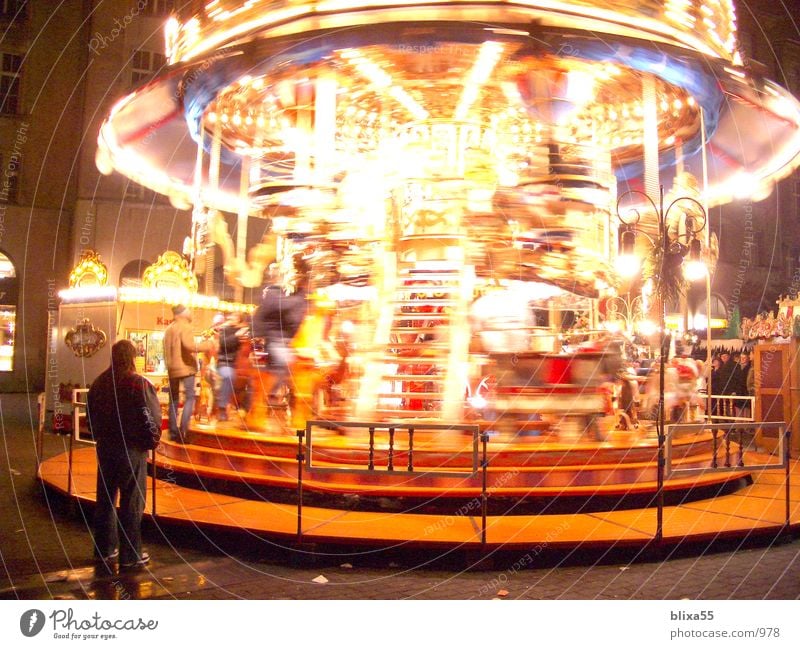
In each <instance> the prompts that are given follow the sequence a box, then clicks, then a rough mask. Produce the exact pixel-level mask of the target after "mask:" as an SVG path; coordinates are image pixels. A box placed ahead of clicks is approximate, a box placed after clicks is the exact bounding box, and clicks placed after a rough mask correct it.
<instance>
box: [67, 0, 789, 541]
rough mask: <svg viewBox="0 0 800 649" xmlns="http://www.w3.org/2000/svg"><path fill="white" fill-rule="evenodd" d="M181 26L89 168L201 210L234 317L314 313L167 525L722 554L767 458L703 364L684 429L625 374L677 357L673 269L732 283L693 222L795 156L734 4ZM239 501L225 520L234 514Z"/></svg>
mask: <svg viewBox="0 0 800 649" xmlns="http://www.w3.org/2000/svg"><path fill="white" fill-rule="evenodd" d="M187 5H189V6H190V8H187V9H183V10H180V11H179V12H178V15H177V16H174V17H172V18H170V20H169V21H168V22H167V24H166V25H165V35H166V43H167V56H168V60H169V63H170V64H169V67H168V69H167V70H166V71H165V72H163V73H161V74H159V75H158V76H157V77H156V78H154V79H153V80H151V81H150V82H149V83H147V84H145V85H144V86H142V87H140V88H137V89H136V90H135V91H133V92H132V93H131V94H129V95H127V96H126V97H123V98H122V99H120V100H119V101H118V102H117V104H116V105H115V106H114V107H113V109H112V110H111V112H110V114H109V115H108V117H107V119H106V121H105V122H104V124H103V126H102V128H101V130H100V134H99V138H98V150H97V156H96V161H97V165H98V168H99V169H100V170H101V171H102V172H104V173H111V172H112V171H118V172H120V173H122V174H124V175H126V176H127V177H129V178H131V179H133V180H134V181H136V182H138V183H141V184H142V185H144V186H146V187H148V188H150V189H152V190H154V191H156V192H160V193H162V194H165V195H168V196H169V197H170V199H171V201H172V202H173V204H174V205H175V206H177V207H183V208H186V209H192V214H193V221H192V223H193V224H192V231H191V232H190V233H187V235H188V241H187V246H186V250H185V251H184V252H185V255H186V257H187V259H188V260H189V264H190V267H191V269H192V271H193V272H194V273H196V274H199V275H202V274H203V273H204V272H206V270H205V269H206V268H211V269H212V270H209V271H208V272H213V259H214V257H215V256H216V255H222V262H223V265H224V272H225V278H226V282H227V283H228V284H230V285H231V286H234V287H236V290H237V291H238V295H243V294H244V292H245V291H247V290H253V289H256V290H259V289H260V288H261V287H263V286H265V285H266V284H267V282H268V278H269V281H270V282H272V283H277V284H279V285H280V286H281V288H282V290H283V291H284V293H285V295H287V296H288V295H290V294H293V293H297V292H304V293H305V294H306V295H307V299H306V311H307V314H306V317H305V319H304V320H303V322H302V324H301V325H300V328H299V330H298V331H297V333H296V335H294V337H293V338H292V341H291V348H292V361H291V364H290V379H289V382H288V386H287V387H286V389H285V390H284V392H283V393H282V394H281V395H280V398H276V397H275V394H274V390H273V387H274V383H275V376H274V371H273V369H272V365H271V362H270V358H269V353H268V351H267V350H268V349H269V341H264V340H259V339H258V338H252V339H251V338H248V339H247V341H246V343H247V347H246V348H247V354H244V355H242V357H241V358H240V359H239V363H238V364H237V373H238V375H239V376H244V377H247V385H248V390H247V391H246V394H244V395H243V396H241V397H240V398H239V399H238V400H236V403H235V405H236V407H235V408H232V409H231V412H230V413H226V414H230V416H228V417H227V421H215V420H214V419H213V418H211V419H206V420H203V419H199V420H196V421H195V424H194V425H193V428H192V430H191V433H190V436H189V439H188V443H186V444H180V445H179V444H175V443H171V442H168V441H164V442H163V443H162V445H161V446H160V447H159V449H158V452H157V453H156V454H155V456H154V459H153V463H154V470H153V480H154V489H153V495H152V499H153V503H152V507H153V513H154V514H155V499H156V493H157V492H159V491H158V488H157V487H156V485H157V484H158V485H161V486H163V484H165V482H164V481H165V480H166V481H167V483H168V484H169V485H172V486H173V487H175V489H178V487H180V489H182V490H184V491H185V492H186V493H188V494H192V497H193V498H210V500H209V501H208V506H207V507H205V508H201V509H198V510H197V513H195V514H191V512H190V513H188V514H187V509H186V507H180V506H178V505H177V504H176V503H175V502H172V501H170V503H171V505H170V506H166V505H159V508H161V507H162V506H163V507H165V508H166V510H169V511H170V512H172V513H171V514H168V513H167V512H166V511H165V510H162V511H161V512H159V513H158V514H159V516H162V515H163V516H168V515H173V516H176V517H177V518H180V517H181V516H184V517H185V516H188V517H189V520H191V521H192V522H193V523H195V524H209V525H212V526H213V525H233V526H235V527H245V528H248V529H254V530H259V531H261V532H264V533H267V534H271V535H273V536H275V537H281V536H291V535H294V534H295V533H296V534H297V536H298V537H302V538H304V539H320V540H327V541H337V542H346V543H362V542H363V543H418V544H423V545H425V544H428V545H436V544H466V545H470V544H482V545H486V544H489V545H496V546H499V545H502V546H508V545H512V546H513V545H526V544H528V545H529V544H530V543H533V542H542V541H543V539H546V540H547V542H548V543H550V544H552V545H558V544H565V545H576V544H582V543H591V542H596V543H606V544H612V543H619V542H627V543H649V542H651V541H652V540H653V539H654V538H656V540H659V541H660V540H662V538H664V537H669V538H674V539H685V538H689V537H691V536H692V535H693V534H696V535H703V534H706V535H708V534H719V533H720V529H714V530H711V531H709V530H708V529H706V527H704V526H703V525H702V524H699V527H693V525H695V524H696V523H692V522H691V520H694V519H691V516H692V514H691V512H690V511H689V510H686V509H682V507H683V505H684V504H685V503H695V504H698V503H699V504H700V505H698V507H697V508H695V511H699V510H701V509H702V508H703V507H706V506H708V507H712V508H713V503H714V502H717V501H720V502H721V500H722V499H725V498H746V496H747V494H746V490H747V489H750V488H752V487H753V482H754V481H755V482H758V478H757V476H756V471H757V470H762V469H763V466H764V465H765V462H766V460H764V459H763V458H761V457H760V456H759V457H757V458H755V459H753V458H751V457H750V454H749V452H746V449H745V447H744V444H742V443H739V442H737V441H736V438H735V437H733V436H728V435H726V434H724V431H722V432H721V431H720V430H716V429H714V430H712V429H711V427H710V426H708V425H707V424H706V423H705V422H706V421H707V420H706V417H705V414H704V410H703V403H704V402H703V399H700V398H697V395H696V391H697V389H698V388H699V386H700V382H699V381H698V379H699V378H700V373H699V372H698V371H697V370H693V372H694V373H692V372H689V371H688V370H687V371H686V372H680V373H678V376H679V378H680V379H681V381H683V383H684V384H685V385H682V386H681V390H683V393H684V395H685V396H684V398H683V400H682V402H681V403H680V404H678V405H679V406H680V407H676V408H669V412H664V411H665V408H664V385H663V381H662V385H661V399H660V401H659V404H657V406H656V407H655V408H654V409H653V408H644V407H643V408H642V412H641V413H640V414H639V416H638V417H637V415H636V412H635V410H636V408H635V403H636V402H638V401H639V400H640V398H639V393H640V392H642V393H644V392H645V388H644V387H642V389H641V390H640V388H639V385H638V383H642V382H646V379H645V378H642V379H641V381H639V382H638V383H637V381H636V375H635V372H632V371H631V370H632V367H631V364H632V363H633V361H634V360H638V359H639V358H640V357H641V358H647V359H648V361H649V360H651V359H652V357H654V356H655V357H656V359H655V360H656V364H657V363H658V358H657V357H658V356H659V353H661V355H662V356H663V355H664V352H666V351H668V350H667V348H666V347H665V346H664V344H663V341H664V337H665V336H664V322H663V318H662V320H661V322H660V323H659V322H658V317H657V314H658V311H659V309H663V306H659V305H660V303H661V302H663V301H664V300H665V299H667V297H669V296H668V295H666V293H664V291H662V290H661V289H662V288H663V285H665V284H666V283H667V282H668V278H667V277H666V275H667V266H668V265H669V264H668V261H669V260H668V259H667V257H670V256H672V257H676V256H677V257H678V263H677V264H672V265H676V266H680V265H681V261H682V260H683V258H684V257H686V260H687V261H688V260H689V258H690V257H691V259H692V261H698V260H702V261H705V262H706V264H707V265H710V264H712V263H713V260H714V257H715V255H716V240H715V238H714V236H713V234H712V233H711V232H710V228H709V227H708V223H707V219H706V216H705V215H706V210H708V208H710V207H713V206H715V205H720V204H724V203H727V202H730V201H732V200H733V199H734V198H736V197H739V196H741V195H742V194H741V193H742V192H743V191H746V192H747V193H748V195H750V196H752V197H754V198H756V199H757V198H758V197H763V196H766V195H767V194H768V193H769V192H770V191H771V190H772V188H773V186H774V183H775V182H776V181H777V180H779V179H780V178H782V177H784V176H786V175H788V174H789V173H791V172H792V170H793V169H794V168H795V167H796V166H797V164H798V163H799V162H800V157H798V154H799V153H800V104H799V103H798V102H797V100H796V99H795V98H794V97H792V96H791V95H790V94H788V93H787V92H786V91H785V90H784V89H783V88H781V87H780V86H778V85H777V84H775V83H773V82H772V81H769V80H767V79H764V78H761V77H759V76H758V75H756V74H753V73H752V71H750V70H748V69H746V68H745V67H743V66H742V62H741V59H740V56H739V53H738V51H737V43H736V32H735V16H734V10H733V5H732V3H731V2H730V1H729V0H714V1H712V2H699V1H696V0H686V1H685V2H672V1H665V2H633V1H632V0H613V1H611V2H607V3H606V4H605V5H604V6H603V7H602V8H598V7H597V6H596V5H595V4H593V3H591V2H583V1H582V0H569V1H565V2H557V3H552V2H520V3H508V2H496V1H494V0H483V1H481V2H477V3H476V2H448V3H446V4H442V3H437V2H424V1H423V2H414V3H403V2H396V3H392V4H391V5H390V6H389V5H386V4H385V3H381V2H374V1H370V0H367V1H366V2H359V3H355V4H351V3H347V2H344V3H342V2H334V3H328V2H313V3H312V2H304V1H296V0H293V1H291V2H289V1H282V0H273V1H266V0H265V1H251V2H247V3H241V2H233V1H232V0H215V1H214V2H193V3H187ZM741 132H747V133H748V137H747V138H746V140H743V139H742V138H740V133H741ZM660 188H661V191H662V203H661V207H659V204H658V201H659V189H660ZM664 196H666V203H667V204H669V206H670V207H673V206H674V207H675V209H674V210H673V209H667V210H666V211H665V210H664V209H663V205H664ZM684 198H688V199H689V201H688V202H691V205H686V206H683V207H682V206H681V205H679V203H680V202H681V201H683V200H684ZM631 215H634V216H631ZM254 219H256V220H265V221H266V222H267V223H268V227H267V228H266V230H267V232H268V233H267V234H266V235H265V236H264V238H263V240H262V241H261V242H260V243H258V244H257V245H256V246H255V247H253V248H251V249H250V250H248V249H246V247H247V246H246V242H247V230H248V224H249V223H251V224H252V221H253V220H254ZM234 224H235V233H234V234H235V239H234V235H233V234H231V233H232V231H233V225H234ZM260 229H264V228H263V227H261V228H260ZM634 230H636V231H639V232H641V233H642V234H643V235H645V236H644V237H639V238H638V239H637V240H636V241H635V242H634V241H633V240H632V234H633V233H634ZM648 237H649V238H651V239H652V240H653V248H654V249H655V250H660V249H664V250H665V251H666V253H667V254H666V255H665V256H664V258H662V259H661V261H660V262H659V263H656V264H655V265H654V266H653V268H652V269H651V272H650V275H649V279H650V281H649V282H647V281H645V280H647V279H648V278H646V277H640V281H639V283H638V284H634V290H636V291H638V290H640V289H641V287H642V285H649V286H651V287H654V288H653V289H652V290H651V291H650V292H649V293H648V292H645V293H644V295H643V296H642V297H641V298H640V303H641V304H642V308H641V313H642V315H643V317H642V321H643V322H645V321H646V320H648V318H649V319H650V320H651V321H652V322H650V323H649V324H650V332H649V337H648V336H647V335H646V333H643V332H639V335H638V336H637V338H636V340H633V339H631V338H626V337H625V336H623V335H621V334H620V333H619V326H618V322H617V321H616V314H617V311H616V310H615V309H614V308H612V305H613V304H614V301H615V300H617V299H618V298H619V296H620V295H621V294H622V292H623V291H624V290H628V292H629V293H630V290H631V284H630V283H627V284H626V282H629V280H626V279H625V278H624V277H622V273H621V272H620V271H621V264H620V263H619V262H621V261H622V260H621V259H620V257H621V253H622V252H630V251H632V249H635V250H637V251H638V252H639V253H640V255H641V254H644V256H647V253H646V251H643V246H644V239H645V238H648ZM665 237H666V238H668V239H669V240H668V241H666V243H665V242H664V241H665V239H664V238H665ZM676 249H677V252H676ZM209 259H210V260H211V262H209ZM639 265H640V266H641V265H642V264H641V262H639ZM646 265H647V264H645V266H646ZM642 329H644V327H642ZM662 360H663V363H662V365H665V364H666V363H667V358H666V357H665V358H663V359H662ZM656 364H653V367H656ZM640 378H641V377H640ZM631 386H632V387H631ZM625 388H628V392H627V393H628V396H627V397H623V394H625V392H626V390H625ZM631 392H632V393H633V394H632V395H631ZM641 400H642V401H644V395H642V397H641ZM659 419H661V420H662V421H661V423H662V424H667V425H669V424H679V425H678V426H676V427H675V428H674V430H669V431H667V432H665V431H664V430H663V428H659V427H658V426H657V424H658V423H659V421H658V420H659ZM665 446H666V450H667V456H666V457H667V462H668V468H667V472H666V473H665V472H664V471H663V468H664V452H665ZM723 456H724V457H723ZM753 457H755V456H753ZM90 460H91V458H90V456H88V455H87V458H86V465H87V467H88V466H89V465H90V464H91V462H90ZM59 466H61V465H59ZM787 466H788V464H787ZM712 469H713V470H712ZM723 469H727V470H723ZM87 470H89V469H87ZM767 473H769V471H767ZM779 473H780V471H779ZM759 475H760V474H759ZM781 475H782V474H781ZM89 483H90V480H89V479H88V478H87V490H90V489H91V488H93V486H92V487H91V488H90V487H89V486H88V484H89ZM787 484H788V483H787ZM176 485H177V486H176ZM175 489H172V490H169V489H168V490H167V491H168V493H167V494H166V496H165V497H166V498H167V499H173V500H174V499H177V498H179V497H180V494H179V493H176V491H175ZM778 491H780V490H778ZM162 492H163V489H162ZM159 493H161V492H159ZM87 494H88V491H87ZM222 494H227V495H228V496H230V497H231V498H233V497H235V498H236V499H237V500H236V505H235V506H232V507H233V508H232V509H230V510H225V511H224V512H223V513H222V514H218V515H216V516H215V515H214V514H212V513H209V512H210V510H211V509H214V507H212V506H211V505H210V503H211V502H212V501H213V502H215V503H217V502H219V500H220V498H222ZM85 495H86V494H85ZM86 497H87V498H89V499H91V495H86ZM162 497H164V496H163V494H162V495H160V496H159V498H162ZM776 498H777V501H776V502H778V507H779V509H780V507H782V505H781V503H782V500H781V497H780V495H778V496H777V497H776ZM656 501H658V514H656V511H655V510H656V506H655V505H656ZM204 502H205V501H204ZM303 503H305V504H306V507H305V508H303ZM709 503H712V504H709ZM220 507H222V505H220ZM237 507H238V508H239V509H236V508H237ZM259 508H261V509H259ZM690 509H691V508H690ZM782 511H783V510H782V509H781V510H780V514H776V515H775V516H777V519H778V520H773V518H774V517H775V516H773V513H767V514H764V517H762V518H759V519H758V523H757V524H756V526H760V527H762V528H764V529H773V528H774V527H775V526H776V525H778V526H781V525H783V524H784V523H783V518H782ZM181 512H182V513H181ZM309 512H311V513H309ZM665 512H671V513H669V514H668V516H674V518H669V519H668V520H669V521H672V524H671V525H670V524H669V523H668V524H667V525H666V527H665V528H664V529H662V522H663V521H662V516H663V515H664V513H665ZM687 512H688V513H687ZM295 514H296V519H295ZM564 516H566V517H568V518H569V520H570V522H569V523H564V519H563V517H564ZM656 516H657V517H658V523H657V524H656ZM770 516H773V518H770ZM794 516H795V519H796V517H797V514H796V513H795V515H794ZM476 517H481V518H482V520H481V522H479V523H478V524H475V520H474V519H475V518H476ZM700 518H701V517H700ZM712 518H713V517H706V518H705V522H706V523H708V524H711V523H714V524H716V523H715V522H714V521H712V520H711V519H712ZM295 520H296V528H295ZM698 520H699V518H698ZM224 521H227V523H226V522H224ZM687 521H689V522H687ZM788 522H789V519H787V523H788ZM719 525H720V526H721V528H724V530H723V531H724V532H731V531H733V532H737V531H738V533H749V531H747V530H752V527H753V523H752V520H750V521H749V522H747V523H746V524H743V526H742V527H737V526H736V525H735V524H730V523H725V524H722V523H720V524H719ZM556 529H558V530H559V532H558V534H555V532H553V530H556ZM656 529H657V530H658V531H656ZM742 530H745V532H742ZM662 532H663V534H662Z"/></svg>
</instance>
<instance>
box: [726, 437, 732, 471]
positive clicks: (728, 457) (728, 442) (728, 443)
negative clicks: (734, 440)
mask: <svg viewBox="0 0 800 649" xmlns="http://www.w3.org/2000/svg"><path fill="white" fill-rule="evenodd" d="M730 466H731V429H730V428H729V429H728V431H727V432H726V433H725V468H730Z"/></svg>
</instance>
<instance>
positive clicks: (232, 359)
mask: <svg viewBox="0 0 800 649" xmlns="http://www.w3.org/2000/svg"><path fill="white" fill-rule="evenodd" d="M241 334H242V322H241V318H240V316H239V314H238V313H230V314H228V317H227V319H226V320H225V321H224V322H223V323H222V326H221V327H220V329H219V351H218V352H217V374H219V379H220V385H219V397H218V398H217V421H228V404H229V403H230V401H231V397H232V396H233V394H234V385H235V383H236V355H237V354H238V352H239V348H240V347H241V341H240V339H239V336H240V335H241ZM236 405H237V408H238V407H241V404H236Z"/></svg>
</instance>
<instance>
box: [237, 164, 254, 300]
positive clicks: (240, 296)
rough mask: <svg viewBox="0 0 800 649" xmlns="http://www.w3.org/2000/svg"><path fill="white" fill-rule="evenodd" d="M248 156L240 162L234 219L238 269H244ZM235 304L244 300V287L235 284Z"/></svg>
mask: <svg viewBox="0 0 800 649" xmlns="http://www.w3.org/2000/svg"><path fill="white" fill-rule="evenodd" d="M250 163H251V161H250V156H248V155H243V156H242V161H241V167H242V169H241V176H240V178H239V213H238V215H237V219H236V260H237V262H238V264H239V267H240V268H244V267H245V256H246V254H247V218H248V215H249V213H250V209H249V208H250V203H249V200H248V196H249V191H250ZM235 299H236V301H237V302H242V301H243V300H244V287H243V286H242V285H241V283H239V284H237V286H236V291H235Z"/></svg>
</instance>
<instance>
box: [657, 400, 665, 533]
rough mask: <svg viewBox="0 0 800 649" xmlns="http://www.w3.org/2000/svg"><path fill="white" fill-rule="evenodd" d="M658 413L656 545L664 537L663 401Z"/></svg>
mask: <svg viewBox="0 0 800 649" xmlns="http://www.w3.org/2000/svg"><path fill="white" fill-rule="evenodd" d="M660 408H661V412H660V413H659V429H660V430H659V431H658V464H657V466H656V538H655V542H656V544H657V545H659V544H660V543H661V540H662V538H663V537H664V469H665V467H666V463H667V460H666V457H665V456H664V450H665V446H666V445H667V431H666V426H665V424H664V411H663V409H664V403H663V402H662V403H661V406H660Z"/></svg>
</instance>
